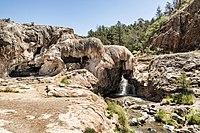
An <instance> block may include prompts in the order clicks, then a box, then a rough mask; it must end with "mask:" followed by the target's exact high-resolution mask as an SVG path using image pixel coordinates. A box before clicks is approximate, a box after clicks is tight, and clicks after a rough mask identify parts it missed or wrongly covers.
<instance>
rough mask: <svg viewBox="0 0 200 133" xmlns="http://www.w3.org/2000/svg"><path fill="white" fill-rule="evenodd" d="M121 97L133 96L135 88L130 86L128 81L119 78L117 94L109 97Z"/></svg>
mask: <svg viewBox="0 0 200 133" xmlns="http://www.w3.org/2000/svg"><path fill="white" fill-rule="evenodd" d="M123 96H135V87H134V85H133V84H130V83H129V81H128V79H126V78H125V77H124V75H122V76H121V80H120V82H119V91H118V92H117V93H114V94H111V95H110V97H123Z"/></svg>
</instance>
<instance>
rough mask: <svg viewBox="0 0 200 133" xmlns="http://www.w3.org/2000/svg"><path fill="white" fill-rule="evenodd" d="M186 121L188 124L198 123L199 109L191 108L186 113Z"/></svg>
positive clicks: (199, 118)
mask: <svg viewBox="0 0 200 133" xmlns="http://www.w3.org/2000/svg"><path fill="white" fill-rule="evenodd" d="M187 122H188V124H189V125H194V124H196V125H200V110H194V109H191V110H190V112H189V113H188V115H187Z"/></svg>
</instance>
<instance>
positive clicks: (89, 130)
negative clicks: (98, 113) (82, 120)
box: [83, 127, 97, 133]
mask: <svg viewBox="0 0 200 133" xmlns="http://www.w3.org/2000/svg"><path fill="white" fill-rule="evenodd" d="M83 133H97V132H96V131H95V130H94V129H93V128H89V127H87V128H86V129H85V130H84V132H83Z"/></svg>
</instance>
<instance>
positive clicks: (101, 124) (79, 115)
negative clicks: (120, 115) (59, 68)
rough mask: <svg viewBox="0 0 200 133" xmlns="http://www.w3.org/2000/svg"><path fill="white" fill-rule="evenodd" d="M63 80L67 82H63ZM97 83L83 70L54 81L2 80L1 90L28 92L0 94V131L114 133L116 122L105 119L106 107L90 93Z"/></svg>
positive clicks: (43, 79)
mask: <svg viewBox="0 0 200 133" xmlns="http://www.w3.org/2000/svg"><path fill="white" fill-rule="evenodd" d="M70 75H71V76H70ZM72 75H73V76H72ZM66 77H68V78H67V80H68V81H69V82H66V81H65V82H64V81H63V79H64V78H66ZM50 81H51V82H50ZM97 81H98V80H97V79H95V78H94V76H93V74H91V73H90V72H88V71H87V70H84V69H83V70H76V71H71V72H66V73H62V74H59V75H57V76H54V77H42V78H39V77H38V78H37V77H26V78H12V79H11V78H9V79H1V84H0V87H1V88H0V89H2V88H3V87H10V88H11V87H12V84H15V85H19V84H20V85H21V84H27V83H28V84H29V87H30V88H28V89H24V88H23V90H24V91H23V92H20V91H19V92H18V93H12V92H6V93H5V92H1V93H0V100H1V103H0V131H1V132H5V133H10V132H29V133H35V132H38V133H39V132H50V133H55V132H66V133H82V132H84V131H85V129H86V128H91V129H94V130H95V131H96V132H102V133H113V132H114V129H115V125H116V124H117V121H115V120H110V119H108V118H107V110H106V108H107V104H106V103H105V101H104V100H103V99H102V98H100V97H99V96H97V95H96V94H94V93H93V92H91V91H90V90H93V86H94V87H95V85H96V84H97ZM6 82H9V83H10V84H4V83H6ZM61 82H64V85H63V86H61V87H59V86H60V84H61ZM2 84H4V85H2ZM18 89H19V90H20V88H18Z"/></svg>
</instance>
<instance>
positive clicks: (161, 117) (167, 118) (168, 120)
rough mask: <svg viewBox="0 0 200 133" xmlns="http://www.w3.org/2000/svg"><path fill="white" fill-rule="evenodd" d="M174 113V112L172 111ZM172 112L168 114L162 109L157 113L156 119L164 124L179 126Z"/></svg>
mask: <svg viewBox="0 0 200 133" xmlns="http://www.w3.org/2000/svg"><path fill="white" fill-rule="evenodd" d="M172 113H173V112H172ZM172 113H169V114H167V113H166V111H165V110H163V109H161V110H159V111H158V112H157V114H156V115H155V118H156V121H157V122H161V123H163V124H167V125H172V126H174V127H178V126H179V125H178V123H177V122H176V120H174V119H173V115H172Z"/></svg>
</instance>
